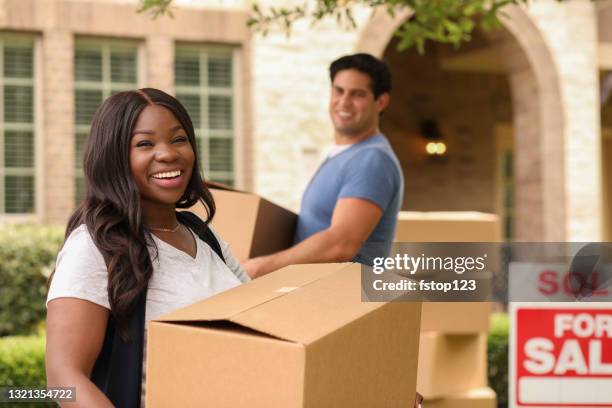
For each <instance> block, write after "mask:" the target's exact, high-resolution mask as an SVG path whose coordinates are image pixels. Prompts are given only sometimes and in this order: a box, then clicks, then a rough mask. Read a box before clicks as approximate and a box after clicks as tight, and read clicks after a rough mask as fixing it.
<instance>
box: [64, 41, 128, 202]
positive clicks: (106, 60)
mask: <svg viewBox="0 0 612 408" xmlns="http://www.w3.org/2000/svg"><path fill="white" fill-rule="evenodd" d="M74 75H75V85H74V89H75V91H74V92H75V95H74V104H75V106H74V112H75V115H74V120H75V129H76V134H75V151H76V159H75V170H76V171H75V174H76V180H75V203H77V204H78V203H80V201H81V200H82V199H83V197H84V196H85V184H84V179H83V169H82V166H83V149H84V145H85V139H86V138H87V135H88V134H89V127H90V124H91V120H92V118H93V115H94V114H95V112H96V110H97V109H98V107H99V106H100V105H101V104H102V101H103V100H104V99H106V98H107V97H109V96H110V95H113V94H115V93H117V92H121V91H126V90H130V89H135V88H137V86H138V43H136V42H133V41H117V40H85V39H80V40H77V41H76V43H75V50H74Z"/></svg>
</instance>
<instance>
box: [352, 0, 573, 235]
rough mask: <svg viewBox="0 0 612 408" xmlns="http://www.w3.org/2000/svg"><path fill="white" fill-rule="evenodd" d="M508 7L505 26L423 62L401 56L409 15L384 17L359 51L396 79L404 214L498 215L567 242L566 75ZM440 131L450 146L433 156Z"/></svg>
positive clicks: (395, 134) (390, 125) (394, 109)
mask: <svg viewBox="0 0 612 408" xmlns="http://www.w3.org/2000/svg"><path fill="white" fill-rule="evenodd" d="M505 11H506V13H507V15H508V18H506V19H504V28H502V29H500V30H495V31H482V32H476V33H474V39H473V41H472V42H470V43H468V44H466V45H464V46H462V47H461V48H460V49H459V50H456V51H455V50H453V49H452V47H449V46H444V45H439V44H429V45H428V46H427V51H426V53H425V55H424V56H419V55H418V54H416V52H415V51H408V52H404V53H398V52H396V51H395V45H396V44H395V40H394V39H393V32H394V31H395V30H396V28H397V27H398V26H399V25H400V24H401V23H402V22H403V21H405V19H407V18H409V17H410V13H404V14H401V15H397V16H396V17H395V18H391V17H389V16H388V15H387V14H386V13H380V12H379V13H377V14H375V15H374V17H373V18H372V19H371V20H370V22H369V23H368V24H367V25H366V27H365V28H364V30H363V31H362V32H361V35H360V38H359V40H358V42H357V46H356V50H357V51H363V52H370V53H372V54H374V55H377V56H379V57H382V58H384V59H385V60H387V62H388V63H389V65H390V67H391V69H392V71H393V74H394V87H395V90H394V94H393V102H392V105H391V108H390V109H389V111H388V112H386V113H385V114H384V115H383V120H382V124H381V126H382V127H383V130H385V131H386V132H387V133H388V136H389V138H390V140H391V141H392V143H393V144H394V148H395V149H396V151H398V155H399V156H400V159H401V160H402V162H403V163H402V164H403V167H404V170H405V178H406V180H407V182H406V194H405V197H406V198H405V202H404V209H411V210H428V211H431V210H450V211H459V210H460V211H466V210H475V211H485V212H496V213H499V214H500V215H501V216H502V217H503V218H504V225H506V229H507V230H508V232H507V233H508V235H509V236H510V238H511V239H513V240H518V241H563V240H565V239H566V215H565V204H564V203H565V200H566V197H565V185H564V177H565V171H564V163H565V160H564V159H563V158H564V132H563V130H564V129H563V128H564V123H563V120H564V119H563V118H564V116H563V114H562V109H563V105H562V101H561V97H560V87H559V83H558V75H557V72H556V71H555V69H556V68H555V64H554V61H553V58H552V56H551V53H550V51H549V49H548V48H547V45H546V43H545V41H544V39H543V38H542V35H541V33H540V32H539V31H538V29H537V27H536V26H535V25H534V24H533V22H532V21H531V20H530V18H529V16H528V15H527V14H526V13H525V11H524V10H523V9H521V8H519V7H514V6H509V7H507V8H506V9H505ZM432 128H433V129H435V130H434V131H433V134H432ZM428 129H429V130H428ZM436 133H438V135H439V136H441V137H442V139H443V140H444V142H445V143H446V144H447V147H448V150H447V153H446V156H444V157H437V158H435V159H432V158H431V157H430V156H428V155H427V153H426V152H425V150H424V149H425V146H426V144H427V143H428V142H429V140H430V139H435V138H436V137H439V136H436V135H435V134H436ZM510 231H511V232H510Z"/></svg>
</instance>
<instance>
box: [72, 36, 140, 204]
mask: <svg viewBox="0 0 612 408" xmlns="http://www.w3.org/2000/svg"><path fill="white" fill-rule="evenodd" d="M142 47H143V45H142V41H140V40H137V39H107V38H90V37H77V38H76V39H75V42H74V54H75V57H74V58H76V51H77V49H86V48H90V49H92V50H96V51H98V50H99V49H100V48H101V49H102V81H101V82H97V81H83V80H77V78H76V71H75V78H74V95H75V104H76V93H77V91H82V90H85V91H87V90H89V91H101V92H102V100H105V99H106V98H108V97H109V96H110V95H111V94H112V93H113V92H114V91H124V90H130V89H134V88H136V87H139V86H140V85H141V82H142V78H141V77H142V74H143V72H142V70H143V68H142V66H143V64H142V54H143V51H142ZM118 48H124V49H126V50H130V51H134V54H135V56H136V67H135V72H136V81H135V82H134V83H131V82H112V78H111V69H110V58H111V50H113V49H118ZM74 63H75V62H74V61H73V64H74ZM72 120H73V123H74V135H73V137H74V138H73V142H74V144H75V152H76V137H77V134H79V133H87V134H89V130H90V128H91V126H90V125H82V124H77V121H76V107H75V112H74V117H73V118H72ZM81 160H82V157H75V162H74V170H75V175H74V180H73V182H74V187H75V188H74V194H75V195H74V198H73V202H75V204H76V194H77V189H76V186H77V182H78V180H79V179H83V178H84V174H83V169H82V167H81Z"/></svg>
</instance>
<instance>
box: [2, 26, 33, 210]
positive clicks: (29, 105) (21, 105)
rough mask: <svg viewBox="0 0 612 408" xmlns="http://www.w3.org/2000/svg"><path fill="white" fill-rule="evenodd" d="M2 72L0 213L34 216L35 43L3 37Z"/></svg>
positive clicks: (25, 39) (24, 39)
mask: <svg viewBox="0 0 612 408" xmlns="http://www.w3.org/2000/svg"><path fill="white" fill-rule="evenodd" d="M0 72H1V73H2V79H1V81H0V213H3V214H27V213H33V212H34V211H35V199H36V198H35V175H34V173H35V163H34V144H35V143H34V140H35V132H34V40H33V39H32V38H28V37H16V36H9V35H7V36H0Z"/></svg>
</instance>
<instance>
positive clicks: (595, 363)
mask: <svg viewBox="0 0 612 408" xmlns="http://www.w3.org/2000/svg"><path fill="white" fill-rule="evenodd" d="M511 316H512V317H511V318H512V320H511V339H510V395H509V398H510V406H511V407H612V304H610V303H587V304H584V303H512V304H511Z"/></svg>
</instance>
